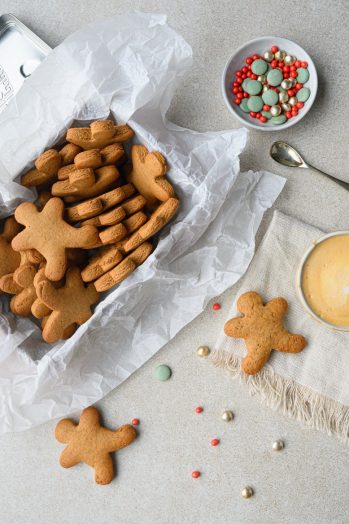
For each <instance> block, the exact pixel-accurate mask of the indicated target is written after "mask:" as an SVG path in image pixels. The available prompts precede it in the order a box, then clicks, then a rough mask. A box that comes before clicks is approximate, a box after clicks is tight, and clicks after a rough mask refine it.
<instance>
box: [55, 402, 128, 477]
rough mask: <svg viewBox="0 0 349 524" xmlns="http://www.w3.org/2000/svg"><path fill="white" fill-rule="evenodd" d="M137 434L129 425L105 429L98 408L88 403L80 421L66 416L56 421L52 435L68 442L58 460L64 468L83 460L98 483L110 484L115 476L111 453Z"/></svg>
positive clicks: (124, 445)
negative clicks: (76, 421) (93, 472)
mask: <svg viewBox="0 0 349 524" xmlns="http://www.w3.org/2000/svg"><path fill="white" fill-rule="evenodd" d="M136 435H137V434H136V430H135V429H134V427H133V426H131V425H130V424H125V425H124V426H121V427H120V428H119V429H117V430H114V431H112V430H109V429H106V428H104V427H103V426H102V425H101V421H100V415H99V412H98V410H97V409H96V408H95V407H93V406H91V407H89V408H86V409H84V410H83V412H82V413H81V416H80V422H79V424H75V422H73V421H72V420H70V419H68V418H66V419H63V420H61V421H60V422H58V424H57V426H56V431H55V437H56V439H57V440H58V442H61V443H62V444H68V445H67V447H66V448H65V449H64V450H63V451H62V454H61V456H60V460H59V462H60V464H61V466H62V467H63V468H71V467H72V466H75V465H76V464H79V463H80V462H85V464H88V465H89V466H91V467H92V468H94V470H95V481H96V482H97V484H109V483H110V482H111V481H112V480H113V477H114V467H113V461H112V458H111V455H110V454H111V453H113V452H114V451H118V450H119V449H122V448H125V447H126V446H129V445H130V444H131V443H132V442H133V441H134V440H135V438H136Z"/></svg>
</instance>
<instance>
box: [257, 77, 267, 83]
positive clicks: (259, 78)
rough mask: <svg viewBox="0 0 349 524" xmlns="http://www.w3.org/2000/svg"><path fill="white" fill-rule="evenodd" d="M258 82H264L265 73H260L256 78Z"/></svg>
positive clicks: (265, 78)
mask: <svg viewBox="0 0 349 524" xmlns="http://www.w3.org/2000/svg"><path fill="white" fill-rule="evenodd" d="M257 80H258V82H261V84H264V83H265V82H266V80H267V77H266V76H265V75H260V76H259V77H258V78H257Z"/></svg>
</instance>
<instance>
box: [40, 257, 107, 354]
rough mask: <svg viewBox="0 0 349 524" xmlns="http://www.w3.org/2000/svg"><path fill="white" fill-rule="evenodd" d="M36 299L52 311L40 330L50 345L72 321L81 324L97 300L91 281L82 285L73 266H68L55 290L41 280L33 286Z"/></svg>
mask: <svg viewBox="0 0 349 524" xmlns="http://www.w3.org/2000/svg"><path fill="white" fill-rule="evenodd" d="M36 292H37V296H38V298H39V299H40V300H41V301H42V302H43V303H44V304H45V305H46V306H47V307H48V308H49V309H51V310H52V313H51V314H50V316H49V318H48V319H47V321H46V323H45V327H44V330H43V332H42V336H43V339H44V340H45V341H46V342H48V343H50V344H53V343H54V342H57V341H58V340H59V339H61V338H62V337H63V334H64V330H65V329H66V328H67V327H69V326H71V325H72V324H74V323H75V324H78V325H79V326H81V324H83V323H84V322H86V321H87V320H88V319H89V318H90V317H91V316H92V312H91V306H92V305H93V304H95V303H96V302H97V301H98V297H99V295H98V293H97V291H96V289H95V288H94V286H93V284H90V285H89V286H88V287H85V285H84V282H83V281H82V279H81V274H80V270H79V269H78V268H77V267H73V268H69V269H68V271H67V275H66V282H65V285H64V286H62V287H61V288H59V289H56V288H55V287H54V286H53V285H52V283H51V282H49V281H48V280H44V281H42V282H39V283H38V285H37V286H36Z"/></svg>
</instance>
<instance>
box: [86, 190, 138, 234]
mask: <svg viewBox="0 0 349 524" xmlns="http://www.w3.org/2000/svg"><path fill="white" fill-rule="evenodd" d="M144 206H145V198H144V197H142V195H137V196H135V197H133V198H130V199H129V200H125V201H124V202H122V204H121V205H120V206H118V207H115V208H114V209H111V210H110V211H107V212H106V213H101V214H100V215H97V216H96V217H93V218H89V219H87V220H84V221H83V222H81V225H91V226H95V227H102V226H113V225H114V224H118V223H119V222H121V221H122V220H123V219H124V218H126V216H127V215H132V214H134V213H136V212H137V211H140V210H141V209H143V207H144Z"/></svg>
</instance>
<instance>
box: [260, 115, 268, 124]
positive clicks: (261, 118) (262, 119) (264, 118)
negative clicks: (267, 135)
mask: <svg viewBox="0 0 349 524" xmlns="http://www.w3.org/2000/svg"><path fill="white" fill-rule="evenodd" d="M259 121H260V122H263V124H265V123H266V121H267V117H266V116H264V115H262V116H261V117H260V119H259Z"/></svg>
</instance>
